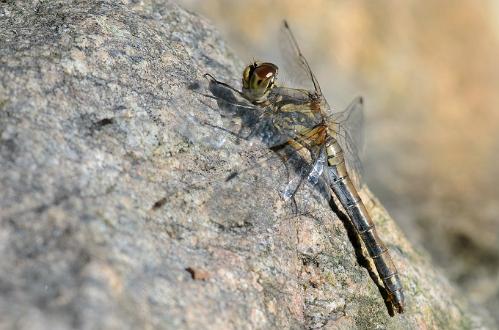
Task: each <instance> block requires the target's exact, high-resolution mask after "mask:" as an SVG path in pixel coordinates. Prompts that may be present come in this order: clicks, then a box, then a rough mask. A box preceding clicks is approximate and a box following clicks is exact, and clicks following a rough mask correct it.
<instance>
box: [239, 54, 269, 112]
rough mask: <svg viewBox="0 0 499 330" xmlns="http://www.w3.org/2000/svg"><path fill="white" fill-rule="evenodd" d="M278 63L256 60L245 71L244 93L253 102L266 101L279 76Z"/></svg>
mask: <svg viewBox="0 0 499 330" xmlns="http://www.w3.org/2000/svg"><path fill="white" fill-rule="evenodd" d="M277 70H278V68H277V65H275V64H272V63H268V62H265V63H262V62H254V63H252V64H250V65H248V66H247V67H246V68H245V69H244V71H243V94H244V95H245V96H246V97H247V98H248V99H249V100H250V101H251V102H253V103H260V102H264V101H265V99H266V98H267V95H268V94H269V92H270V90H271V89H272V87H274V81H275V79H276V76H277Z"/></svg>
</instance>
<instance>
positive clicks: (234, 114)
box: [205, 76, 288, 148]
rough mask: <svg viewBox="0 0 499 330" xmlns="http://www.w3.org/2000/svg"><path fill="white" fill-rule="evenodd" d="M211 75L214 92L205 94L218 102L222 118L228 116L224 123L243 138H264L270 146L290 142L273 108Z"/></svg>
mask: <svg viewBox="0 0 499 330" xmlns="http://www.w3.org/2000/svg"><path fill="white" fill-rule="evenodd" d="M207 78H208V82H209V84H208V90H209V91H210V93H211V95H205V96H207V97H209V98H212V99H215V100H216V101H217V104H218V107H219V109H220V110H221V115H222V117H223V118H225V119H228V122H227V120H226V121H225V123H224V125H227V126H229V127H230V128H229V130H230V131H232V132H234V133H235V134H236V135H237V136H238V137H239V138H243V139H246V140H253V139H255V140H258V141H261V142H263V143H264V144H265V145H266V146H267V147H268V148H272V147H275V146H278V145H281V144H284V143H286V142H287V140H288V138H287V136H286V135H285V134H282V132H280V131H279V130H278V129H277V127H276V126H275V125H274V118H273V116H272V113H271V110H270V109H269V108H267V107H263V106H257V105H254V104H253V103H251V102H250V101H249V100H248V99H246V98H245V96H244V95H243V94H242V93H241V92H239V91H238V90H236V89H234V88H233V87H231V86H229V85H227V84H225V83H223V82H220V81H218V80H216V79H215V78H213V77H211V76H208V77H207ZM234 129H235V130H237V133H236V132H235V131H234Z"/></svg>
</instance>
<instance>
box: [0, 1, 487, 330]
mask: <svg viewBox="0 0 499 330" xmlns="http://www.w3.org/2000/svg"><path fill="white" fill-rule="evenodd" d="M243 65H244V64H242V63H241V62H240V61H239V60H238V59H236V58H235V57H234V56H233V55H231V53H230V51H228V50H227V47H226V46H225V44H224V42H223V41H222V40H221V39H220V37H219V36H218V34H217V33H216V32H215V31H214V30H213V28H212V27H211V25H210V24H208V23H207V22H206V21H205V20H204V19H202V18H200V17H198V16H196V15H194V14H191V13H188V12H186V11H185V10H183V9H181V8H179V7H178V6H177V5H175V4H173V3H171V2H168V1H147V0H146V1H129V2H127V1H123V2H120V1H55V0H54V1H32V2H28V1H25V2H17V1H2V2H0V166H1V171H0V192H1V199H0V211H1V222H0V256H1V259H0V315H1V317H0V328H1V329H69V328H77V329H151V328H158V329H179V328H185V329H268V328H275V329H282V328H295V329H299V328H321V327H323V328H331V329H334V328H341V329H343V328H360V329H367V328H370V329H374V328H391V329H403V328H407V329H414V328H442V329H456V328H460V329H462V328H487V327H493V325H492V324H491V323H490V320H489V319H488V317H487V316H486V315H483V314H481V312H480V311H479V309H478V308H474V307H472V306H470V305H469V304H468V303H467V302H466V299H465V298H464V297H461V296H460V295H459V292H456V291H455V290H454V289H453V287H451V286H450V285H449V283H448V282H447V281H446V279H445V278H443V277H442V275H441V274H440V273H439V272H438V271H437V270H435V268H434V267H433V266H432V265H431V263H430V262H429V260H428V258H427V256H426V255H424V254H423V253H421V252H419V251H415V250H413V248H411V246H410V245H409V243H408V242H407V241H406V239H405V237H404V236H403V235H402V234H401V232H400V231H399V230H398V228H397V226H396V225H395V223H394V221H393V220H392V219H391V218H390V217H389V216H388V215H387V213H386V211H384V209H383V208H382V206H380V205H379V203H378V202H377V201H376V199H375V198H374V197H373V196H371V195H370V193H369V192H368V191H367V190H365V191H363V193H362V194H363V197H364V199H365V200H367V201H368V203H367V204H368V208H369V210H370V212H371V213H372V215H373V218H374V221H375V222H376V224H377V226H378V229H379V231H380V234H381V236H382V237H383V238H384V240H385V241H386V242H387V245H388V246H389V248H390V249H391V251H392V255H393V258H394V261H395V263H396V264H397V265H398V268H399V271H400V272H401V276H402V282H403V285H404V287H405V292H406V297H407V310H406V313H405V314H403V315H396V316H395V317H390V316H389V314H388V310H387V308H386V307H385V304H384V303H383V299H382V297H381V295H380V293H379V291H378V289H377V287H376V285H375V284H374V282H373V281H372V280H371V278H370V277H369V274H368V271H367V270H366V268H363V267H361V266H360V265H359V262H358V260H361V258H356V256H355V251H354V247H353V246H354V245H355V240H353V242H354V244H352V241H351V240H349V238H348V236H347V233H346V232H345V228H344V225H343V224H342V222H341V221H340V220H339V219H338V217H337V215H336V214H335V213H334V212H332V211H331V210H330V208H329V206H328V203H327V201H325V200H323V199H321V196H320V195H319V194H317V192H316V191H314V189H313V188H310V187H305V188H304V189H303V190H302V191H301V192H300V193H299V195H298V196H297V197H298V198H300V199H301V200H302V201H305V202H302V203H301V210H303V209H306V210H307V212H293V211H291V209H292V208H291V207H290V206H289V203H286V202H284V201H283V200H282V198H281V197H280V195H279V193H278V189H277V188H276V187H279V186H280V185H282V183H283V178H282V177H281V176H280V175H278V174H274V173H278V172H273V169H272V168H268V167H265V166H261V168H259V169H258V170H257V171H253V172H251V173H252V174H251V175H247V176H246V178H237V179H236V180H231V181H229V182H226V181H225V178H226V177H227V175H228V174H229V173H230V172H231V171H232V170H233V169H234V168H235V167H237V166H242V167H244V166H245V164H247V163H248V162H249V161H250V160H251V159H252V158H253V156H252V152H253V151H252V150H254V148H255V147H254V145H250V144H248V143H244V142H240V141H237V140H236V139H235V138H234V137H233V136H231V135H230V134H229V133H226V132H224V131H222V130H220V129H216V128H214V127H213V125H214V126H218V125H221V124H223V121H222V120H221V119H220V113H219V112H218V111H217V106H216V103H215V102H213V101H212V100H210V99H208V98H206V97H203V96H202V95H200V94H199V93H198V92H196V91H193V90H192V88H191V87H192V85H193V83H195V82H196V81H202V75H203V74H204V73H205V72H210V73H212V74H214V75H215V76H217V77H219V78H220V79H224V80H226V81H229V82H231V83H234V84H237V82H238V80H239V76H240V71H241V69H242V67H243ZM199 85H200V86H201V88H203V86H204V85H203V84H202V83H200V84H199ZM222 142H223V143H222ZM249 172H250V171H249Z"/></svg>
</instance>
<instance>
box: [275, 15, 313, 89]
mask: <svg viewBox="0 0 499 330" xmlns="http://www.w3.org/2000/svg"><path fill="white" fill-rule="evenodd" d="M279 48H280V51H281V56H282V64H283V72H282V73H283V76H284V80H285V81H289V82H290V83H291V85H293V86H292V87H296V88H303V89H306V90H309V91H315V92H316V93H317V94H318V95H322V93H321V89H320V86H319V83H318V81H317V78H316V77H315V75H314V73H313V72H312V70H311V69H310V65H309V64H308V62H307V59H306V58H305V56H303V53H302V52H301V50H300V47H299V46H298V43H297V41H296V38H295V37H294V35H293V33H292V32H291V29H290V28H289V25H288V22H286V21H284V22H283V24H282V27H281V31H280V33H279ZM280 74H281V73H280Z"/></svg>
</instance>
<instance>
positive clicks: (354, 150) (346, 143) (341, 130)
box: [326, 97, 364, 188]
mask: <svg viewBox="0 0 499 330" xmlns="http://www.w3.org/2000/svg"><path fill="white" fill-rule="evenodd" d="M326 122H327V123H328V126H329V127H330V129H331V130H332V131H334V132H335V133H336V136H335V137H336V139H337V140H338V142H339V144H340V146H341V147H342V149H343V151H344V153H345V161H346V164H347V167H348V169H349V174H350V175H351V177H352V179H353V181H354V183H355V184H356V185H357V188H360V187H361V186H362V184H363V182H362V176H363V168H362V162H361V161H360V157H359V155H360V154H361V153H362V151H363V148H364V134H363V128H364V127H363V126H364V101H363V99H362V97H357V98H355V99H354V100H353V101H352V102H351V103H350V104H349V105H348V106H347V108H346V109H345V110H344V111H340V112H336V113H332V114H330V115H329V116H328V117H327V118H326Z"/></svg>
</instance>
